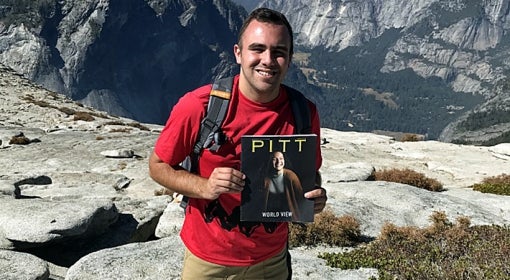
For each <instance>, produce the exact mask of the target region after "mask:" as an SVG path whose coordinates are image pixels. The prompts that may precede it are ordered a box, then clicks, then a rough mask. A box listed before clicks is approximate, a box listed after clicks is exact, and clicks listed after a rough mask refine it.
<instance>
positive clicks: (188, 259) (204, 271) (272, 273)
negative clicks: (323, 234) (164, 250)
mask: <svg viewBox="0 0 510 280" xmlns="http://www.w3.org/2000/svg"><path fill="white" fill-rule="evenodd" d="M288 274H289V271H288V268H287V248H285V249H283V250H282V251H281V252H280V253H279V254H278V255H276V256H274V257H272V258H270V259H267V260H265V261H262V262H260V263H258V264H255V265H252V266H223V265H218V264H214V263H210V262H207V261H204V260H202V259H200V258H198V257H196V256H195V255H193V254H192V253H191V252H190V251H189V250H188V249H186V251H185V252H184V267H183V269H182V277H181V279H183V280H197V279H203V280H206V279H207V280H208V279H218V280H219V279H259V280H261V279H264V280H266V279H274V280H285V279H287V277H288Z"/></svg>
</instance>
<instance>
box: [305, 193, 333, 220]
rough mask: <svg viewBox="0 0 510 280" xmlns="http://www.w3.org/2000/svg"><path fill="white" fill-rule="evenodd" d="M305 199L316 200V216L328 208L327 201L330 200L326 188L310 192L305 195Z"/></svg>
mask: <svg viewBox="0 0 510 280" xmlns="http://www.w3.org/2000/svg"><path fill="white" fill-rule="evenodd" d="M305 197H306V198H308V199H313V200H314V209H313V210H314V213H315V214H318V213H320V212H322V210H323V209H324V207H325V206H326V201H327V200H328V196H327V194H326V189H324V188H318V189H315V190H313V191H309V192H307V193H305Z"/></svg>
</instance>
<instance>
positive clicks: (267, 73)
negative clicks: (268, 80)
mask: <svg viewBox="0 0 510 280" xmlns="http://www.w3.org/2000/svg"><path fill="white" fill-rule="evenodd" d="M257 73H259V74H260V75H262V76H271V75H274V74H275V73H274V72H273V71H261V70H257Z"/></svg>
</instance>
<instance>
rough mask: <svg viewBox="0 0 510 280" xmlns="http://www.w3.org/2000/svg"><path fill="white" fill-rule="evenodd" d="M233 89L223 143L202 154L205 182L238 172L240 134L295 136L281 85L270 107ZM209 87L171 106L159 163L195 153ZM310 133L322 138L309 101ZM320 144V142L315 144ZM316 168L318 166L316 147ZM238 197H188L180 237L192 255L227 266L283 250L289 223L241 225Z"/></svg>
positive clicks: (248, 262) (249, 262)
mask: <svg viewBox="0 0 510 280" xmlns="http://www.w3.org/2000/svg"><path fill="white" fill-rule="evenodd" d="M238 80H239V77H238V76H236V77H235V79H234V87H233V88H234V89H233V92H232V98H231V101H230V104H229V109H228V112H227V115H226V117H225V120H224V123H223V126H222V130H223V132H224V133H225V135H226V136H227V141H226V143H225V144H223V145H221V147H220V148H219V149H218V151H216V152H211V151H210V150H207V149H205V150H203V154H202V156H201V157H200V160H199V164H198V173H199V174H200V175H201V176H202V177H205V178H208V177H209V176H210V174H211V173H212V171H213V170H214V168H215V167H220V166H221V167H232V168H236V169H240V157H241V136H242V135H269V134H276V135H285V134H293V132H294V117H293V114H292V110H291V106H290V103H289V102H288V98H287V93H286V91H285V89H284V88H283V87H281V89H280V94H279V96H278V97H277V98H276V99H275V100H273V101H271V102H269V103H256V102H253V101H251V100H249V99H247V98H246V97H244V95H242V94H240V92H239V90H238V86H237V84H238ZM210 90H211V85H207V86H203V87H200V88H198V89H196V90H194V91H192V92H189V93H187V94H185V95H184V96H183V97H181V99H180V100H179V102H178V103H177V104H176V105H175V106H174V108H173V109H172V112H171V114H170V117H169V119H168V121H167V123H166V125H165V128H164V129H163V131H162V132H161V135H160V137H159V138H158V140H157V142H156V145H155V153H156V154H157V155H158V157H159V158H161V160H163V161H164V162H166V163H168V164H170V165H177V164H179V163H180V162H181V161H183V160H184V159H185V157H186V156H187V155H189V154H190V153H191V151H192V150H193V145H194V143H195V141H196V139H197V137H198V133H199V131H198V130H199V127H200V121H201V120H202V118H203V117H204V116H205V112H206V109H207V103H208V100H209V92H210ZM309 107H310V109H311V117H312V132H313V133H314V134H317V136H318V137H319V138H318V139H320V124H319V117H318V114H317V109H316V107H315V105H314V104H313V103H311V102H309ZM318 142H319V141H318ZM317 155H318V156H317V159H316V162H315V166H316V168H317V170H318V169H319V168H320V166H321V163H322V157H321V153H320V143H317ZM240 200H241V195H240V194H223V195H221V196H220V197H219V198H218V199H217V200H215V201H210V200H204V199H193V198H190V199H189V204H188V208H187V210H186V216H185V219H184V224H183V227H182V230H181V238H182V240H183V242H184V244H185V245H186V247H187V248H188V249H189V250H190V251H191V252H192V253H193V254H194V255H196V256H198V257H199V258H201V259H204V260H206V261H208V262H212V263H216V264H220V265H226V266H247V265H252V264H256V263H259V262H261V261H263V260H266V259H268V258H270V257H272V256H274V255H276V254H277V253H279V252H281V250H283V248H284V247H285V245H286V242H287V234H288V228H287V223H254V222H250V223H247V222H243V223H240V221H239V206H240Z"/></svg>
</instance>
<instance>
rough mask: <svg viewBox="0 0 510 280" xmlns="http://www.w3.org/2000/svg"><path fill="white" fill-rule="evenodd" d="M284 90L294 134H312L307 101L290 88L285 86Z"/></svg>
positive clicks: (299, 93)
mask: <svg viewBox="0 0 510 280" xmlns="http://www.w3.org/2000/svg"><path fill="white" fill-rule="evenodd" d="M285 88H286V89H287V95H288V96H289V101H290V106H291V108H292V113H293V114H294V122H295V124H296V128H295V131H294V134H309V133H312V120H311V113H310V107H308V99H306V97H305V96H304V95H303V94H302V93H301V92H299V91H297V90H295V89H293V88H291V87H288V86H285Z"/></svg>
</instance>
